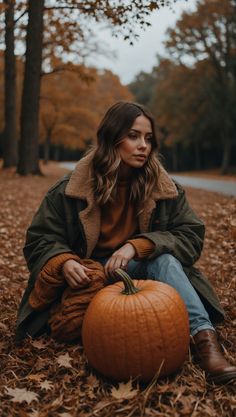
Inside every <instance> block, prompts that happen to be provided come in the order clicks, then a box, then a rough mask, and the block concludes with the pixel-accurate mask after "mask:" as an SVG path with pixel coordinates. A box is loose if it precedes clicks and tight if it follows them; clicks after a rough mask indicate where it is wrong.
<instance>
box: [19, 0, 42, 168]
mask: <svg viewBox="0 0 236 417" xmlns="http://www.w3.org/2000/svg"><path fill="white" fill-rule="evenodd" d="M44 1H45V0H37V1H35V0H29V5H28V11H29V21H28V26H27V36H26V61H25V75H24V84H23V94H22V106H21V134H20V152H19V164H18V168H17V172H18V173H19V174H21V175H27V174H39V173H40V169H39V149H38V144H39V96H40V76H41V66H42V43H43V42H42V41H43V10H44Z"/></svg>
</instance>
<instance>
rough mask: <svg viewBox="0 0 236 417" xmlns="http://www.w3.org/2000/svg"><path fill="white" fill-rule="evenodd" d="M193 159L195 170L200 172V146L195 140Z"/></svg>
mask: <svg viewBox="0 0 236 417" xmlns="http://www.w3.org/2000/svg"><path fill="white" fill-rule="evenodd" d="M193 146H194V159H195V169H196V170H200V169H201V157H200V155H201V154H200V145H199V142H198V141H197V140H195V141H194V144H193Z"/></svg>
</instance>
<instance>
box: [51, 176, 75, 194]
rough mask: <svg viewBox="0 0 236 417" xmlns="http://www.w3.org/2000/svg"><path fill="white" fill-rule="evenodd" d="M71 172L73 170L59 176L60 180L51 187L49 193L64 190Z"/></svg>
mask: <svg viewBox="0 0 236 417" xmlns="http://www.w3.org/2000/svg"><path fill="white" fill-rule="evenodd" d="M71 174H72V172H68V173H67V174H65V175H63V177H61V178H59V180H58V181H57V182H56V183H55V184H53V185H52V186H51V187H50V188H49V190H48V192H47V194H48V195H51V194H53V193H55V192H56V193H57V192H58V193H60V192H64V191H65V188H66V186H67V184H68V182H69V180H70V177H71Z"/></svg>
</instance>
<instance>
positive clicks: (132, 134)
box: [128, 133, 138, 139]
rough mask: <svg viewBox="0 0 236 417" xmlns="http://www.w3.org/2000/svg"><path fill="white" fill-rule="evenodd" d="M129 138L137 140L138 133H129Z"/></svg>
mask: <svg viewBox="0 0 236 417" xmlns="http://www.w3.org/2000/svg"><path fill="white" fill-rule="evenodd" d="M128 137H129V138H130V139H137V137H138V136H137V135H136V133H129V134H128Z"/></svg>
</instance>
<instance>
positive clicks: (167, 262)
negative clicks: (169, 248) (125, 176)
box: [150, 253, 182, 268]
mask: <svg viewBox="0 0 236 417" xmlns="http://www.w3.org/2000/svg"><path fill="white" fill-rule="evenodd" d="M151 264H152V265H155V264H156V265H158V267H159V268H161V267H169V266H172V265H173V266H178V267H181V268H182V265H181V263H180V262H179V261H178V259H177V258H175V257H174V256H173V255H171V254H170V253H163V255H160V256H158V257H157V258H155V259H153V260H151V261H150V265H151Z"/></svg>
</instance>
